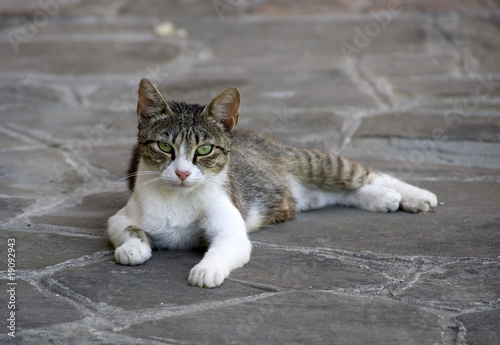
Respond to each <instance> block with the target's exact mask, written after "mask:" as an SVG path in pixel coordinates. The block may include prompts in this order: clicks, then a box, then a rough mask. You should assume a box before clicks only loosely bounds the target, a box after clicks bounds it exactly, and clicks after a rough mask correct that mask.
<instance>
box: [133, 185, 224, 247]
mask: <svg viewBox="0 0 500 345" xmlns="http://www.w3.org/2000/svg"><path fill="white" fill-rule="evenodd" d="M144 182H146V181H142V179H138V180H137V185H142V187H141V188H139V189H137V190H136V191H134V193H133V195H132V197H131V198H130V199H129V202H128V203H127V206H126V208H127V211H126V213H127V215H128V216H129V217H130V218H132V219H133V221H134V222H135V224H137V226H139V227H140V228H141V229H142V230H144V231H145V232H146V233H147V234H148V235H149V236H150V237H151V239H153V241H154V245H155V246H156V247H159V248H167V249H189V248H193V247H196V246H198V245H199V243H200V240H201V239H202V237H203V224H204V220H205V219H206V216H207V212H208V210H209V209H211V206H213V205H217V204H218V203H219V202H218V200H219V201H220V200H221V199H224V198H227V195H226V194H225V192H224V188H223V187H222V183H221V181H220V179H219V178H218V179H217V181H210V182H211V183H204V184H201V185H200V186H197V187H195V188H192V190H191V189H190V190H188V191H182V192H180V191H177V190H171V189H169V188H162V187H161V186H159V185H158V184H155V183H144ZM214 182H216V183H214ZM160 184H161V182H160ZM179 188H181V187H179Z"/></svg>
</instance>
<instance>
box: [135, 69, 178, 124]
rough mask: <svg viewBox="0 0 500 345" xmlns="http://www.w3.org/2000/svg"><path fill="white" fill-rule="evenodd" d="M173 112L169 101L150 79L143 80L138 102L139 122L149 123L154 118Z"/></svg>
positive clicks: (140, 85)
mask: <svg viewBox="0 0 500 345" xmlns="http://www.w3.org/2000/svg"><path fill="white" fill-rule="evenodd" d="M171 112H172V111H171V110H170V108H169V106H168V104H167V101H166V100H165V98H163V96H162V94H161V92H160V91H159V90H158V89H157V88H156V86H155V85H154V84H153V83H152V82H151V81H149V80H148V79H145V78H144V79H141V82H140V83H139V91H138V101H137V116H139V121H140V122H142V123H148V122H149V120H150V119H151V118H152V117H155V116H160V115H162V114H169V113H171Z"/></svg>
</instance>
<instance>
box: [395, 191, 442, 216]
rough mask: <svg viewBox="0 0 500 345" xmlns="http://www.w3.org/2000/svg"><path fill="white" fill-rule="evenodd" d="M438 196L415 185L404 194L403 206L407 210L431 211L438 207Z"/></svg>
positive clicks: (415, 211)
mask: <svg viewBox="0 0 500 345" xmlns="http://www.w3.org/2000/svg"><path fill="white" fill-rule="evenodd" d="M436 206H437V197H436V195H435V194H434V193H431V192H429V191H427V190H425V189H420V188H417V187H413V189H412V190H411V191H408V192H407V193H404V194H403V199H402V200H401V208H402V209H403V211H406V212H413V213H417V212H429V211H432V210H434V209H435V208H436Z"/></svg>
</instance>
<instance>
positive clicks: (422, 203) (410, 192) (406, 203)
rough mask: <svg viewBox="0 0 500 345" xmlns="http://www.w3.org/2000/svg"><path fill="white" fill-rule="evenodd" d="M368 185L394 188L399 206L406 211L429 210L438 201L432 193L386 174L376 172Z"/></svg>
mask: <svg viewBox="0 0 500 345" xmlns="http://www.w3.org/2000/svg"><path fill="white" fill-rule="evenodd" d="M369 185H371V186H377V187H385V188H392V189H394V190H396V191H397V192H398V193H399V194H400V195H401V202H400V208H401V209H402V210H403V211H406V212H412V213H417V212H429V211H432V210H434V209H435V208H436V206H437V202H438V201H437V197H436V195H435V194H434V193H431V192H429V191H428V190H425V189H421V188H418V187H415V186H412V185H410V184H408V183H405V182H403V181H400V180H398V179H397V178H395V177H392V176H390V175H387V174H383V173H379V174H377V176H376V177H375V178H374V179H373V181H372V182H371V183H370V184H369Z"/></svg>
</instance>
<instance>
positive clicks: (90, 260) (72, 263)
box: [0, 250, 114, 282]
mask: <svg viewBox="0 0 500 345" xmlns="http://www.w3.org/2000/svg"><path fill="white" fill-rule="evenodd" d="M113 252H114V251H112V250H109V251H101V252H96V253H94V254H91V255H84V256H82V257H79V258H76V259H70V260H66V261H64V262H61V263H58V264H56V265H53V266H48V267H45V268H42V269H38V270H16V279H22V280H27V281H30V282H31V281H35V280H37V279H42V278H43V277H46V276H50V275H52V274H54V273H56V272H59V271H62V270H64V269H66V268H77V267H83V266H88V265H91V264H95V263H98V262H101V261H104V260H107V259H108V258H109V257H111V256H112V255H113ZM0 279H8V273H7V271H1V272H0Z"/></svg>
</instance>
